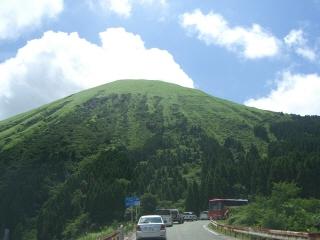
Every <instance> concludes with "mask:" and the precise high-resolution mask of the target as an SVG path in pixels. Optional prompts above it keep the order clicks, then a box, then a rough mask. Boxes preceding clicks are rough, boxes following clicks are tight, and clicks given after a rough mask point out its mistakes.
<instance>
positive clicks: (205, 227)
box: [202, 225, 219, 236]
mask: <svg viewBox="0 0 320 240" xmlns="http://www.w3.org/2000/svg"><path fill="white" fill-rule="evenodd" d="M202 227H203V228H204V229H205V230H207V231H208V232H211V233H212V234H214V235H216V236H218V235H219V234H218V233H216V232H215V231H213V230H210V229H209V228H208V227H207V225H203V226H202Z"/></svg>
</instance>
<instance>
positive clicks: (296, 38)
mask: <svg viewBox="0 0 320 240" xmlns="http://www.w3.org/2000/svg"><path fill="white" fill-rule="evenodd" d="M284 42H285V44H286V45H287V46H288V47H289V48H290V49H293V50H294V51H295V52H296V54H298V55H299V56H301V57H303V58H305V59H307V60H309V61H311V62H313V61H315V60H316V58H317V54H316V52H315V50H313V49H312V48H310V47H309V46H308V41H307V39H306V38H305V37H304V33H303V31H302V30H301V29H299V30H297V29H293V30H291V31H290V32H289V34H288V35H287V36H285V37H284Z"/></svg>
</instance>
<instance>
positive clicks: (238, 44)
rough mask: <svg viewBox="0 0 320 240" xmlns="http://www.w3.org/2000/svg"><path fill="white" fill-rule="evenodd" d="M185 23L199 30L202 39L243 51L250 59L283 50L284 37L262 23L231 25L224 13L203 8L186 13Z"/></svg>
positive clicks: (183, 21)
mask: <svg viewBox="0 0 320 240" xmlns="http://www.w3.org/2000/svg"><path fill="white" fill-rule="evenodd" d="M181 25H182V27H184V28H185V29H187V30H188V31H190V32H195V33H196V34H197V37H198V39H200V40H202V41H204V42H205V43H206V44H208V45H210V44H215V45H219V46H222V47H226V48H227V49H229V50H231V51H235V52H240V53H241V54H242V55H243V56H244V57H246V58H249V59H256V58H263V57H272V56H275V55H277V54H278V53H279V51H280V46H279V45H280V41H279V40H278V39H277V38H276V37H274V36H273V35H272V34H271V33H269V32H267V31H266V30H264V29H263V28H262V27H261V26H260V25H258V24H253V25H252V27H251V28H245V27H242V26H236V27H230V26H229V23H228V22H227V21H226V20H225V19H224V17H223V16H221V15H219V14H216V13H213V12H209V13H208V14H207V15H206V14H203V13H202V12H201V11H200V10H198V9H197V10H194V11H193V12H191V13H188V12H187V13H184V14H183V15H182V16H181Z"/></svg>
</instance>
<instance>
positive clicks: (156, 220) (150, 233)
mask: <svg viewBox="0 0 320 240" xmlns="http://www.w3.org/2000/svg"><path fill="white" fill-rule="evenodd" d="M145 238H160V239H163V240H165V239H167V231H166V226H165V224H164V222H163V219H162V217H161V216H160V215H145V216H142V217H140V219H139V222H138V224H137V229H136V239H137V240H138V239H145Z"/></svg>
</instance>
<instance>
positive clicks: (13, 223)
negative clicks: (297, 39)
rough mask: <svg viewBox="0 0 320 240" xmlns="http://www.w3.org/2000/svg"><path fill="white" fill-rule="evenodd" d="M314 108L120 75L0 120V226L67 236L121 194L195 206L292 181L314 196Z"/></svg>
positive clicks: (318, 124)
mask: <svg viewBox="0 0 320 240" xmlns="http://www.w3.org/2000/svg"><path fill="white" fill-rule="evenodd" d="M319 151H320V118H319V117H316V116H307V117H300V116H295V115H285V114H281V113H273V112H268V111H262V110H257V109H253V108H249V107H245V106H242V105H239V104H235V103H232V102H229V101H225V100H221V99H218V98H214V97H212V96H209V95H207V94H205V93H203V92H201V91H199V90H195V89H188V88H183V87H180V86H177V85H173V84H168V83H164V82H160V81H146V80H130V81H129V80H128V81H125V80H122V81H117V82H113V83H109V84H106V85H103V86H100V87H96V88H93V89H90V90H86V91H83V92H81V93H77V94H74V95H71V96H69V97H66V98H64V99H61V100H58V101H56V102H54V103H51V104H48V105H45V106H43V107H40V108H38V109H35V110H33V111H30V112H27V113H23V114H20V115H17V116H15V117H13V118H10V119H7V120H4V121H2V122H0V196H1V198H0V213H1V214H0V233H1V232H2V230H3V229H4V228H9V229H11V232H12V233H13V239H35V238H38V239H46V240H49V239H72V238H74V237H75V236H77V235H80V234H82V233H83V232H85V231H88V230H94V229H95V228H97V227H99V226H101V225H104V224H108V223H111V222H112V221H114V220H122V219H123V217H124V210H125V209H124V197H125V196H128V195H137V196H142V195H143V194H145V193H152V194H155V195H156V196H157V197H158V198H159V199H160V203H161V202H163V203H166V204H172V206H173V205H175V206H179V207H180V206H182V207H186V208H188V209H191V210H194V211H196V212H197V211H199V210H202V209H205V208H206V207H207V206H206V205H207V200H208V199H209V198H211V197H218V196H220V197H248V196H249V195H255V194H261V195H268V194H270V193H271V188H272V184H273V183H274V182H281V181H290V182H295V183H296V184H297V185H298V186H299V187H300V188H301V196H302V197H315V198H320V192H319V191H318V186H317V184H318V183H319V182H320V174H319V172H320V160H319Z"/></svg>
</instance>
